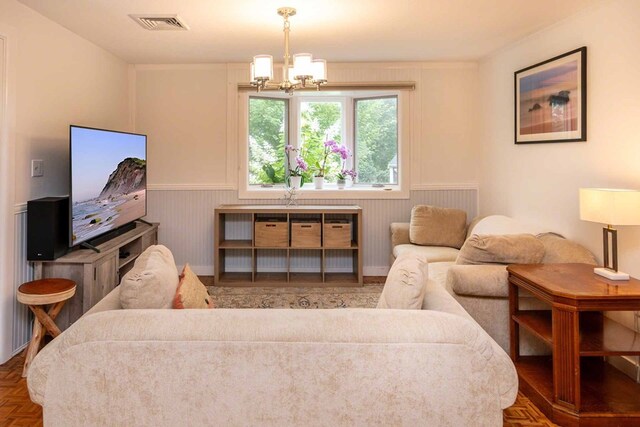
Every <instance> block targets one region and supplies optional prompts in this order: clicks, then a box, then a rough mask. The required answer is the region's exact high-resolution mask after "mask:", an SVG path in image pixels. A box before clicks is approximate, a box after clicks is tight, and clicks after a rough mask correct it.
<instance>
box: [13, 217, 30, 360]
mask: <svg viewBox="0 0 640 427" xmlns="http://www.w3.org/2000/svg"><path fill="white" fill-rule="evenodd" d="M14 227H15V234H14V235H15V236H16V240H15V243H14V253H15V258H14V259H15V266H14V269H13V295H14V298H13V328H12V331H13V332H12V335H13V337H12V341H11V350H12V353H13V354H17V353H18V352H19V351H20V350H22V349H23V348H24V347H25V346H26V345H27V344H28V343H29V340H30V339H31V331H32V325H33V315H32V314H31V311H29V308H28V307H27V306H26V305H24V304H20V303H19V302H18V299H17V298H16V297H15V296H16V295H17V294H18V287H19V286H20V285H21V284H23V283H24V282H28V281H30V280H33V269H32V268H31V265H30V264H29V262H28V261H27V205H26V204H24V205H16V207H15V216H14Z"/></svg>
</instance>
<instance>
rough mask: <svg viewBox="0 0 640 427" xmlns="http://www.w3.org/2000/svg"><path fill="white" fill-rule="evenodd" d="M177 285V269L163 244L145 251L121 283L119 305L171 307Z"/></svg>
mask: <svg viewBox="0 0 640 427" xmlns="http://www.w3.org/2000/svg"><path fill="white" fill-rule="evenodd" d="M177 287H178V270H177V269H176V264H175V261H174V260H173V254H171V251H170V250H169V249H167V247H166V246H162V245H154V246H150V247H148V248H147V250H145V251H144V252H143V253H142V254H141V255H140V256H139V257H138V258H137V259H136V261H135V263H134V265H133V268H132V269H131V270H130V271H129V272H128V273H127V274H125V275H124V277H123V278H122V281H121V282H120V303H121V304H122V308H171V305H172V302H173V297H174V296H175V294H176V289H177Z"/></svg>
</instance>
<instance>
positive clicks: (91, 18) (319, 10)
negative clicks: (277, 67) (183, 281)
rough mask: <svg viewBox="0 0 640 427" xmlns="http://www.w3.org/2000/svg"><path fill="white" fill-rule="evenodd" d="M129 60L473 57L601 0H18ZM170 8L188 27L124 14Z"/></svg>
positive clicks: (450, 59) (163, 61)
mask: <svg viewBox="0 0 640 427" xmlns="http://www.w3.org/2000/svg"><path fill="white" fill-rule="evenodd" d="M19 1H20V2H21V3H23V4H25V5H26V6H28V7H30V8H32V9H34V10H36V11H37V12H39V13H41V14H42V15H44V16H46V17H48V18H49V19H51V20H53V21H55V22H57V23H59V24H60V25H62V26H64V27H66V28H68V29H69V30H71V31H73V32H74V33H76V34H78V35H80V36H81V37H84V38H86V39H88V40H90V41H92V42H93V43H95V44H97V45H98V46H101V47H103V48H104V49H106V50H108V51H110V52H112V53H113V54H115V55H116V56H118V57H120V58H122V59H123V60H125V61H127V62H128V63H132V64H154V63H165V64H171V63H173V64H184V63H215V62H250V60H251V58H252V57H253V55H256V54H259V53H266V54H271V55H273V56H274V58H281V57H282V53H283V35H282V18H281V17H280V16H278V15H277V13H276V9H277V8H278V7H281V6H292V7H295V8H297V9H298V13H297V15H296V16H294V17H292V18H290V22H291V52H292V53H296V52H311V53H313V55H314V57H318V58H324V59H327V60H328V61H333V62H343V61H344V62H359V61H458V60H476V59H478V58H481V57H483V56H485V55H487V54H489V53H491V52H493V51H495V50H497V49H499V48H501V47H503V46H505V45H508V44H509V43H512V42H514V41H516V40H518V39H520V38H522V37H524V36H526V35H527V34H530V33H532V32H535V31H537V30H538V29H540V28H543V27H546V26H549V25H551V24H553V23H555V22H558V21H560V20H562V19H564V18H566V17H567V16H569V15H572V14H574V13H576V12H578V11H580V10H582V9H585V8H588V7H592V6H593V5H594V4H597V3H602V2H603V1H606V0H535V1H525V0H396V1H392V0H323V1H309V0H277V1H276V0H233V1H231V0H90V1H87V0H55V1H54V0H19ZM176 13H177V14H178V15H179V16H180V18H181V19H182V20H183V21H184V22H185V23H186V24H187V25H188V26H189V27H190V30H189V31H147V30H144V29H143V28H142V27H140V26H139V25H138V24H137V23H135V22H134V21H133V20H132V19H131V18H130V17H129V16H128V15H129V14H176Z"/></svg>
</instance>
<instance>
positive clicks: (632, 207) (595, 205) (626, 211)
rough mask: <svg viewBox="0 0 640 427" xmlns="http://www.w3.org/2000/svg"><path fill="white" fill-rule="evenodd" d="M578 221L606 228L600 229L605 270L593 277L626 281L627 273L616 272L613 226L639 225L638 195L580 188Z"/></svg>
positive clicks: (615, 237)
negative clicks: (589, 222) (594, 223)
mask: <svg viewBox="0 0 640 427" xmlns="http://www.w3.org/2000/svg"><path fill="white" fill-rule="evenodd" d="M580 219H581V220H584V221H592V222H599V223H600V224H606V227H603V228H602V246H603V257H602V262H603V263H604V267H603V268H595V269H594V270H593V271H594V273H596V274H599V275H600V276H603V277H606V278H607V279H611V280H629V275H628V274H627V273H623V272H621V271H618V230H616V229H615V228H613V226H614V225H640V191H637V190H619V189H609V188H581V189H580ZM609 238H611V239H609ZM609 247H611V251H609ZM609 253H611V259H609Z"/></svg>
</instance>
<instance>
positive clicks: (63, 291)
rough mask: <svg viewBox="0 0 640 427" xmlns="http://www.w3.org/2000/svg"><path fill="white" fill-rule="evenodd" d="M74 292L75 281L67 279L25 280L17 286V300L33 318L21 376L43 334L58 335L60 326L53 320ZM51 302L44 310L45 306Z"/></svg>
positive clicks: (27, 368)
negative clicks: (31, 332)
mask: <svg viewBox="0 0 640 427" xmlns="http://www.w3.org/2000/svg"><path fill="white" fill-rule="evenodd" d="M75 293H76V283H75V282H74V281H73V280H68V279H40V280H34V281H33V282H27V283H23V284H22V285H20V287H19V288H18V301H20V302H21V303H22V304H25V305H27V306H28V307H29V308H30V309H31V311H32V312H33V314H34V315H35V318H34V319H33V335H32V336H31V342H30V343H29V347H28V348H27V355H26V357H25V360H24V369H23V370H22V376H23V377H26V376H27V372H28V370H29V365H30V364H31V361H32V360H33V358H34V357H35V356H36V354H38V351H39V350H40V346H41V344H42V340H43V339H44V336H45V334H47V333H49V334H50V335H51V336H53V337H54V338H55V337H57V336H58V335H60V333H61V332H60V328H58V326H57V325H56V324H55V322H54V320H55V319H56V317H57V316H58V314H59V313H60V310H62V306H63V305H64V303H65V302H66V301H67V300H68V299H70V298H71V297H72V296H73V295H74V294H75ZM48 304H51V306H50V307H49V309H48V310H47V311H45V306H47V305H48Z"/></svg>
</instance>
